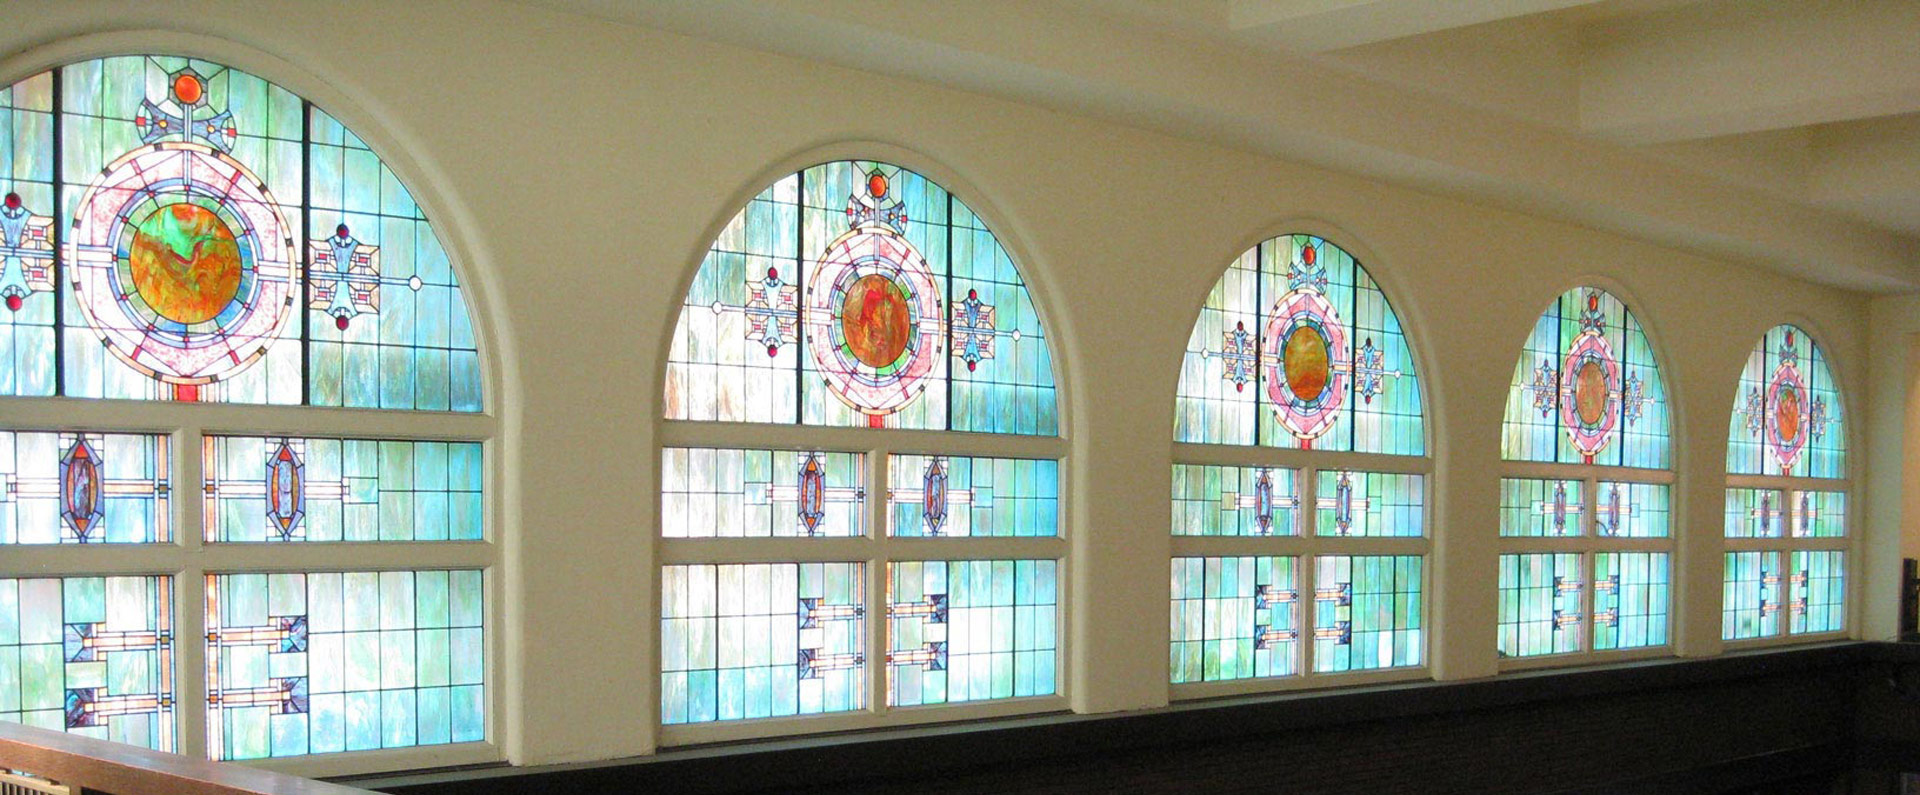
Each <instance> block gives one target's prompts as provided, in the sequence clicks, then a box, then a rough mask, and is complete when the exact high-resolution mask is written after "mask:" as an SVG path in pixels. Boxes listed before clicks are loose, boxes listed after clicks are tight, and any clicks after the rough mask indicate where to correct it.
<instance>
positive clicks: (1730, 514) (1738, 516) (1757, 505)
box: [1727, 489, 1787, 538]
mask: <svg viewBox="0 0 1920 795" xmlns="http://www.w3.org/2000/svg"><path fill="white" fill-rule="evenodd" d="M1786 524H1787V500H1786V495H1783V494H1781V493H1780V492H1779V491H1778V490H1776V489H1727V537H1728V538H1779V537H1780V534H1781V533H1783V532H1785V531H1786Z"/></svg>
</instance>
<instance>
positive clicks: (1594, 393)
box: [1573, 359, 1607, 425]
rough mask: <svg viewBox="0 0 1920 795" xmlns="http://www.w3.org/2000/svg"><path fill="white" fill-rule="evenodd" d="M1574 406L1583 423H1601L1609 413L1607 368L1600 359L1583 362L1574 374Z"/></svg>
mask: <svg viewBox="0 0 1920 795" xmlns="http://www.w3.org/2000/svg"><path fill="white" fill-rule="evenodd" d="M1573 408H1574V412H1575V413H1576V414H1577V415H1578V416H1579V417H1580V422H1581V424H1583V425H1599V424H1600V420H1602V419H1604V418H1605V417H1606V415H1607V369H1606V368H1605V367H1604V366H1602V365H1601V364H1600V361H1599V360H1598V359H1588V360H1586V361H1585V362H1583V363H1581V365H1580V370H1579V372H1578V373H1576V374H1575V376H1574V387H1573Z"/></svg>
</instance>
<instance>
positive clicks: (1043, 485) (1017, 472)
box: [887, 455, 1060, 538]
mask: <svg viewBox="0 0 1920 795" xmlns="http://www.w3.org/2000/svg"><path fill="white" fill-rule="evenodd" d="M887 479H888V481H889V482H888V484H887V533H888V534H889V535H893V536H902V537H912V538H930V537H936V536H952V537H962V538H964V537H967V536H1057V535H1059V534H1060V462H1058V461H1050V460H1035V459H1026V458H969V457H966V456H928V455H897V456H893V457H892V458H891V459H890V460H889V461H888V462H887Z"/></svg>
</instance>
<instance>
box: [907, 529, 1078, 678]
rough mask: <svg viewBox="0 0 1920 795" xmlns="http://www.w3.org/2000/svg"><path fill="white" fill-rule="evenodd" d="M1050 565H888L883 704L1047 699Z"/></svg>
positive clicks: (1052, 613)
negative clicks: (885, 676) (885, 669)
mask: <svg viewBox="0 0 1920 795" xmlns="http://www.w3.org/2000/svg"><path fill="white" fill-rule="evenodd" d="M1057 568H1058V567H1057V565H1056V564H1055V562H1054V561H1051V560H955V561H925V562H920V561H910V562H896V563H891V564H888V576H887V629H888V639H887V643H888V646H887V649H888V651H887V671H888V677H887V679H888V681H887V685H888V687H887V703H888V704H889V705H891V706H901V707H904V706H913V705H918V704H941V703H951V702H960V701H980V700H985V699H995V698H1014V697H1019V696H1042V695H1050V694H1052V693H1053V692H1054V688H1055V669H1056V667H1057V664H1058V660H1057V652H1056V648H1057V640H1056V622H1057V619H1058V613H1057V609H1058V608H1057V604H1056V601H1057V600H1056V598H1055V594H1056V592H1057V584H1056V583H1055V581H1054V577H1055V572H1056V569H1057Z"/></svg>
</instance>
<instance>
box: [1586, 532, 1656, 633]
mask: <svg viewBox="0 0 1920 795" xmlns="http://www.w3.org/2000/svg"><path fill="white" fill-rule="evenodd" d="M1667 582H1668V579H1667V553H1665V552H1601V553H1598V554H1596V555H1594V556H1593V648H1594V649H1595V650H1596V651H1607V650H1609V649H1631V648H1638V647H1642V646H1664V645H1666V642H1667Z"/></svg>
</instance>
